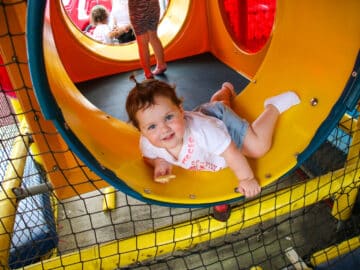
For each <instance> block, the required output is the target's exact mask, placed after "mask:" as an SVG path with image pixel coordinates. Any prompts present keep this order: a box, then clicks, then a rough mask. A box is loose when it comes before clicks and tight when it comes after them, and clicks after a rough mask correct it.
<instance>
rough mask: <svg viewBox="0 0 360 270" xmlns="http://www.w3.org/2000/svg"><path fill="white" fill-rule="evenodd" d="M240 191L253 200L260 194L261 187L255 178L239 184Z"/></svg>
mask: <svg viewBox="0 0 360 270" xmlns="http://www.w3.org/2000/svg"><path fill="white" fill-rule="evenodd" d="M238 191H239V192H241V193H242V194H244V196H245V197H249V198H251V197H254V196H256V195H258V194H259V193H260V191H261V187H260V185H259V183H258V181H257V180H256V179H255V178H252V179H246V180H241V181H240V182H239V186H238Z"/></svg>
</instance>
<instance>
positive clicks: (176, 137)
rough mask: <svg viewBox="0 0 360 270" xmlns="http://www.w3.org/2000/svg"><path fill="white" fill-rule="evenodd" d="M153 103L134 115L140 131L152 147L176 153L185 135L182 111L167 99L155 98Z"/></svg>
mask: <svg viewBox="0 0 360 270" xmlns="http://www.w3.org/2000/svg"><path fill="white" fill-rule="evenodd" d="M154 101H155V104H154V105H150V106H149V107H148V108H146V109H142V110H139V111H138V112H137V113H136V119H137V120H138V122H139V128H140V131H141V133H142V135H143V136H145V137H146V138H147V139H148V140H149V141H150V142H151V143H152V144H153V145H154V146H156V147H161V148H165V149H166V150H168V151H169V152H170V153H173V154H174V153H178V152H179V151H180V149H181V147H182V144H183V136H184V133H185V119H184V111H183V109H182V108H181V107H178V106H177V105H175V104H174V103H172V102H171V100H170V99H169V98H167V97H163V96H157V97H155V98H154Z"/></svg>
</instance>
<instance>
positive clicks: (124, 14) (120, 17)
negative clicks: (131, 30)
mask: <svg viewBox="0 0 360 270" xmlns="http://www.w3.org/2000/svg"><path fill="white" fill-rule="evenodd" d="M114 22H116V25H117V26H119V27H121V26H126V25H129V24H130V16H129V6H128V0H113V1H112V8H111V12H110V20H109V25H110V27H111V28H113V27H114V26H115V23H114Z"/></svg>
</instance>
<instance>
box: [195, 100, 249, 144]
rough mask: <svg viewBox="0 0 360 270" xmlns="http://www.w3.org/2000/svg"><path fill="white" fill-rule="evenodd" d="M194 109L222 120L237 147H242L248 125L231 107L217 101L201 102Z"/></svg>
mask: <svg viewBox="0 0 360 270" xmlns="http://www.w3.org/2000/svg"><path fill="white" fill-rule="evenodd" d="M195 111H197V112H201V113H203V114H205V115H209V116H213V117H216V118H217V119H219V120H221V121H223V122H224V124H225V126H226V128H227V130H228V132H229V134H230V137H231V139H232V140H233V141H234V143H235V144H236V145H237V147H238V148H241V147H242V145H243V143H244V139H245V135H246V132H247V130H248V127H249V122H248V121H246V120H245V119H242V118H241V117H239V116H238V115H237V114H236V113H235V112H234V111H233V110H232V109H231V108H229V107H228V106H226V105H224V103H222V102H219V101H216V102H209V103H205V104H202V105H200V106H198V107H197V108H196V109H195Z"/></svg>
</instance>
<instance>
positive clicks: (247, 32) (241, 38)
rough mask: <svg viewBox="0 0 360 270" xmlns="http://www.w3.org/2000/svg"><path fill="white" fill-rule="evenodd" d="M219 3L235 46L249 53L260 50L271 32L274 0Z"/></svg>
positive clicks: (238, 0)
mask: <svg viewBox="0 0 360 270" xmlns="http://www.w3.org/2000/svg"><path fill="white" fill-rule="evenodd" d="M219 3H220V6H222V9H223V10H222V13H223V15H224V16H223V18H224V21H225V24H226V26H227V28H228V31H229V32H230V33H231V35H232V38H233V40H234V41H235V42H236V44H237V45H238V46H239V47H240V48H241V49H242V50H244V51H246V52H249V53H256V52H258V51H259V50H261V49H262V48H263V46H264V45H265V44H266V42H267V40H268V39H269V36H270V34H271V31H272V27H273V24H274V16H275V6H276V0H223V1H219Z"/></svg>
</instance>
